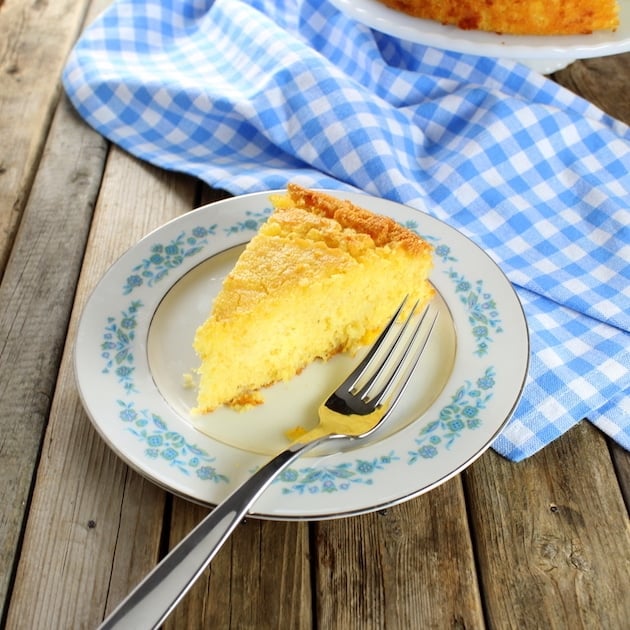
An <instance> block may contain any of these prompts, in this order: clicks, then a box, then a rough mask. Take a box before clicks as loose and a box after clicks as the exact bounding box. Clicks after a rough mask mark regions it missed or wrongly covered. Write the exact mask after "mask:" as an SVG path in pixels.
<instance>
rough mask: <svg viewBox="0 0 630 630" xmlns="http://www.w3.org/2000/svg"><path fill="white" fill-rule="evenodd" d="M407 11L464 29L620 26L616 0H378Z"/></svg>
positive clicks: (531, 31) (571, 30)
mask: <svg viewBox="0 0 630 630" xmlns="http://www.w3.org/2000/svg"><path fill="white" fill-rule="evenodd" d="M381 2H383V3H384V4H386V5H387V6H389V7H391V8H393V9H396V10H398V11H402V12H404V13H407V14H409V15H413V16H415V17H419V18H425V19H430V20H435V21H437V22H442V23H443V24H453V25H456V26H458V27H459V28H462V29H466V30H482V31H490V32H496V33H508V34H514V35H576V34H586V33H592V32H593V31H598V30H608V29H615V28H617V26H619V7H618V4H617V2H616V1H615V0H381Z"/></svg>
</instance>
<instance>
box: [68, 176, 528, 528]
mask: <svg viewBox="0 0 630 630" xmlns="http://www.w3.org/2000/svg"><path fill="white" fill-rule="evenodd" d="M318 190H322V191H324V192H327V193H329V194H332V195H336V196H343V197H345V198H350V199H351V200H354V201H355V202H356V203H361V202H363V204H364V205H366V203H365V202H366V201H367V200H368V199H371V200H372V202H374V203H383V204H386V205H390V207H391V208H395V207H396V208H399V209H400V210H401V211H404V212H405V213H411V214H412V215H413V216H414V217H417V218H420V217H422V218H423V219H424V220H426V221H428V222H429V224H430V223H431V222H433V223H434V225H441V226H442V229H445V230H446V232H447V233H450V234H451V235H457V238H458V239H463V240H464V241H463V242H467V243H468V244H469V245H472V246H473V248H474V250H476V253H477V255H481V256H483V258H484V259H485V260H486V261H487V262H488V263H489V264H490V265H491V266H492V268H493V269H494V271H495V272H498V274H499V277H501V278H502V279H503V282H504V283H505V284H506V285H507V286H508V287H509V289H510V291H509V294H510V296H511V298H512V299H513V300H514V302H515V304H516V305H517V310H518V312H519V314H520V322H518V326H520V327H521V328H522V332H523V333H524V336H523V338H522V339H521V342H524V344H522V347H521V352H522V354H523V355H524V361H525V364H524V366H523V368H522V374H521V378H520V382H519V384H518V388H517V391H515V392H514V393H513V395H512V398H513V399H512V402H511V406H510V408H509V410H508V412H507V413H506V414H505V417H504V418H503V419H502V421H501V422H500V423H499V424H498V425H497V426H496V427H495V429H494V431H493V432H492V433H491V434H490V435H489V436H488V437H486V439H485V442H484V444H483V445H482V447H481V448H479V449H477V450H476V451H474V452H472V453H471V454H470V455H469V456H468V457H466V458H465V459H464V460H462V461H460V462H459V463H458V465H457V466H455V467H451V468H450V469H449V470H448V472H447V473H446V474H443V475H441V476H439V477H437V478H435V479H434V480H432V481H431V482H430V483H429V484H425V485H421V486H420V487H418V488H416V489H414V490H413V491H410V492H405V493H403V494H398V495H397V496H396V497H394V498H391V497H390V498H387V499H384V500H374V501H372V502H370V504H369V505H362V506H360V507H354V508H348V509H343V510H336V511H334V510H330V509H326V510H321V511H317V510H314V511H312V512H309V513H299V514H296V513H292V512H291V510H289V509H286V508H285V509H284V510H282V509H281V508H280V509H279V510H278V509H276V510H269V511H264V510H263V511H258V510H256V506H254V508H253V509H252V511H251V513H250V516H251V517H254V518H261V519H271V520H326V519H331V518H342V517H347V516H353V515H357V514H362V513H367V512H373V511H378V510H382V509H384V508H386V507H389V506H392V505H395V504H398V503H401V502H404V501H407V500H409V499H411V498H413V497H415V496H418V495H420V494H423V493H424V492H427V491H429V490H431V489H433V488H435V487H437V486H438V485H441V484H442V483H444V482H445V481H447V480H448V479H450V478H452V477H453V476H455V475H457V474H458V473H459V472H461V471H462V470H463V469H465V468H466V467H468V466H469V465H470V464H471V463H472V462H473V461H475V460H476V459H477V458H478V457H480V456H481V455H482V454H483V453H484V452H485V451H486V450H487V449H488V448H489V447H490V446H491V444H492V442H493V441H494V439H496V437H497V435H498V434H499V433H500V432H501V431H502V430H503V428H504V427H505V425H506V424H507V422H508V421H509V419H510V417H511V416H512V414H513V412H514V409H515V408H516V406H517V404H518V402H519V400H520V397H521V395H522V393H523V389H524V386H525V382H526V377H527V372H528V367H529V354H530V340H529V334H528V329H527V324H526V320H525V315H524V312H523V308H522V305H521V303H520V300H519V299H518V296H517V294H516V292H515V290H514V287H513V286H512V284H511V283H510V282H509V280H508V279H507V277H506V276H505V274H504V272H503V271H502V270H501V269H500V268H499V267H498V265H496V263H494V261H492V259H491V257H490V256H489V255H488V254H487V253H486V252H485V251H484V250H483V249H482V248H481V247H479V246H478V245H477V244H475V243H474V242H473V241H472V240H471V239H469V238H468V237H467V236H465V235H464V234H462V233H461V232H459V231H458V230H456V229H455V228H453V227H451V226H449V225H448V224H446V223H445V222H443V221H441V220H440V219H437V218H436V217H433V216H432V215H430V214H428V213H426V212H423V211H421V210H418V209H416V208H413V207H411V206H407V205H405V204H400V203H397V202H394V201H390V200H385V199H380V198H378V197H375V196H373V195H370V194H368V193H364V192H356V191H345V190H330V189H319V188H318ZM274 192H282V190H274V191H271V190H270V191H261V192H254V193H248V194H245V195H238V196H235V197H229V198H227V199H222V200H219V201H216V202H212V203H209V204H206V205H204V206H201V207H199V208H196V209H195V210H192V211H190V212H188V213H186V214H183V215H180V216H178V217H175V218H173V219H171V220H170V221H168V222H166V223H164V224H163V225H161V226H159V227H158V228H156V229H154V230H152V231H150V232H149V233H148V234H146V235H145V236H144V237H142V238H141V239H140V240H139V241H137V242H136V243H135V244H134V245H132V246H131V247H129V248H128V249H127V250H126V251H125V252H124V253H123V254H122V255H121V256H120V257H119V258H118V259H117V260H116V261H115V262H114V263H113V264H112V265H111V266H110V267H109V268H108V269H107V271H106V272H105V273H104V274H103V275H102V277H101V278H100V279H99V281H98V282H97V284H96V286H95V287H94V289H93V290H92V293H91V294H90V296H89V297H88V300H87V301H86V303H85V306H84V309H83V312H82V314H81V318H80V321H79V325H78V327H77V333H76V338H75V346H74V366H75V374H76V381H77V388H78V391H79V395H80V398H81V402H82V404H83V407H84V409H85V411H86V413H87V415H88V416H89V418H90V421H91V422H92V424H93V426H95V428H96V429H97V431H98V433H99V434H100V435H101V437H102V438H103V439H104V441H105V442H106V443H107V444H108V446H109V447H110V448H111V449H112V450H113V451H114V453H115V454H116V455H117V456H118V457H120V458H121V459H122V460H123V461H124V462H125V463H127V464H128V465H129V466H130V467H132V468H133V469H135V470H136V471H137V472H139V473H140V474H141V475H142V476H144V477H145V478H148V479H149V480H151V481H152V482H153V483H155V484H156V485H158V486H159V487H162V488H164V489H166V490H167V491H169V492H172V493H174V494H176V495H178V496H182V497H184V498H186V499H187V500H190V501H192V502H195V503H198V504H202V505H206V506H211V505H215V504H216V502H218V501H215V502H213V501H208V500H205V499H203V498H200V497H199V496H198V494H197V493H196V492H195V491H194V488H193V489H192V490H191V488H190V486H188V488H187V487H186V484H181V483H179V484H178V483H173V482H172V481H169V480H165V479H163V477H162V476H160V475H157V474H154V472H153V471H152V470H151V469H149V470H147V467H146V465H145V466H143V465H141V463H139V462H138V461H136V460H135V459H133V458H131V457H130V456H129V454H128V453H126V452H124V447H121V446H120V445H119V444H117V443H115V442H114V441H113V440H112V439H111V437H110V435H109V434H108V433H107V431H105V429H104V427H103V426H102V422H99V421H98V419H97V418H96V417H95V412H94V410H93V409H91V406H90V401H89V400H88V396H87V393H86V391H84V388H85V383H84V382H83V381H82V380H81V371H80V370H81V365H80V351H81V344H82V343H83V341H82V340H83V337H82V334H83V330H84V327H85V326H86V321H85V318H86V313H88V312H89V309H88V306H89V305H90V304H92V302H93V300H94V299H95V296H98V294H99V291H100V290H102V288H103V287H104V286H106V285H107V282H108V278H111V277H112V274H113V273H114V270H116V269H119V268H120V267H121V266H122V265H124V264H125V262H126V260H127V259H128V258H130V257H133V256H134V255H137V254H138V252H139V248H140V247H141V246H143V245H146V244H149V243H150V242H151V240H152V239H154V238H155V237H156V235H160V234H166V233H167V232H168V230H169V229H171V228H172V227H173V226H177V225H178V224H179V223H185V222H188V221H191V222H192V219H189V218H190V217H195V218H196V217H201V216H204V215H205V214H211V213H212V212H213V211H215V210H217V209H219V210H220V209H221V207H222V206H226V205H227V206H228V209H229V206H230V205H232V204H246V203H247V202H248V200H252V199H254V200H257V201H259V202H261V201H262V199H263V198H264V199H265V200H266V204H267V205H269V206H270V204H269V202H268V197H269V195H270V194H273V193H274ZM353 198H354V199H353ZM261 205H262V204H261ZM241 212H244V211H243V210H241ZM235 214H236V213H235ZM384 214H388V213H387V212H384ZM252 235H253V233H252V234H250V235H249V238H251V236H252ZM453 237H454V236H453ZM249 238H247V239H246V240H245V241H243V240H241V241H240V242H241V243H243V242H247V241H248V240H249ZM219 241H220V242H222V244H221V245H220V246H217V247H216V248H215V250H213V251H212V252H211V253H209V254H207V255H204V256H203V257H201V258H198V259H197V260H196V261H195V262H194V264H191V265H187V266H184V267H182V269H181V270H180V271H178V272H177V273H176V274H174V275H173V276H172V277H171V278H170V279H169V281H168V283H167V284H166V285H163V286H162V287H161V289H160V291H157V292H156V294H157V293H159V294H160V296H161V297H160V298H159V299H158V300H157V302H156V304H159V302H160V301H161V299H163V297H164V296H165V295H166V294H167V293H168V291H169V290H170V288H172V287H173V286H174V285H175V283H176V282H178V281H179V280H180V279H181V278H182V277H184V276H185V275H186V273H188V272H189V271H190V269H192V268H194V267H195V266H196V265H198V264H201V263H202V262H204V261H206V260H208V259H209V258H211V257H212V256H215V255H217V254H218V253H220V252H222V251H225V250H226V249H228V248H229V247H232V246H234V245H236V244H238V243H237V242H236V241H234V242H224V241H225V239H221V238H219ZM190 262H192V260H191V261H190ZM447 306H449V305H448V303H447ZM156 308H157V307H156ZM449 308H450V306H449ZM154 313H155V308H153V310H152V313H151V317H153V314H154ZM515 325H516V324H515ZM148 333H149V327H148V326H147V329H146V336H148ZM145 342H146V340H145ZM145 351H146V348H145ZM434 404H435V403H434ZM412 424H415V422H414V423H412ZM234 450H238V449H234ZM259 502H260V501H259Z"/></svg>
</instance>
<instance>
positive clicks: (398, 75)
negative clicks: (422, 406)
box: [64, 0, 630, 460]
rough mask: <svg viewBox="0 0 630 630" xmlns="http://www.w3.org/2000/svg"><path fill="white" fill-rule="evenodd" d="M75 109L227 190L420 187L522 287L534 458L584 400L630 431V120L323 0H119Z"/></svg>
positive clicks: (141, 149)
mask: <svg viewBox="0 0 630 630" xmlns="http://www.w3.org/2000/svg"><path fill="white" fill-rule="evenodd" d="M64 83H65V87H66V90H67V92H68V94H69V96H70V98H71V100H72V102H73V103H74V105H75V106H76V108H77V109H78V111H79V112H80V113H81V115H82V116H84V117H85V119H86V120H87V121H88V122H89V123H90V124H91V125H93V126H94V127H95V128H96V129H97V130H98V131H99V132H101V133H102V134H103V135H104V136H106V137H107V138H109V139H111V140H112V141H113V142H115V143H117V144H118V145H120V146H121V147H123V148H124V149H126V150H128V151H129V152H130V153H133V154H135V155H136V156H139V157H141V158H143V159H145V160H148V161H149V162H152V163H154V164H156V165H158V166H161V167H164V168H167V169H174V170H177V171H182V172H186V173H189V174H192V175H195V176H197V177H199V178H201V179H202V180H205V181H206V182H207V183H208V184H210V185H212V186H216V187H220V188H224V189H226V190H228V191H230V192H232V193H234V194H239V193H244V192H252V191H257V190H266V189H270V188H282V187H284V186H285V185H286V183H287V182H288V181H295V182H299V183H301V184H303V185H306V186H318V187H328V188H344V187H345V188H348V187H353V188H358V189H362V190H364V191H367V192H369V193H371V194H374V195H379V196H381V197H386V198H389V199H393V200H395V201H400V202H403V203H406V204H408V205H411V206H414V205H416V206H419V207H423V208H424V207H428V208H430V209H431V212H433V213H434V214H435V216H437V217H438V218H439V219H442V220H444V221H445V222H447V223H449V224H451V225H452V226H454V227H456V228H458V229H459V230H461V231H462V232H464V233H465V234H467V235H468V236H470V237H471V238H472V239H473V240H474V241H476V242H477V243H479V244H480V245H481V246H482V247H483V248H485V249H486V250H487V251H489V252H490V253H491V254H492V256H493V257H494V259H495V260H496V261H497V262H498V263H499V264H500V266H501V267H502V268H503V270H504V271H505V272H506V273H507V274H508V276H509V278H510V279H511V280H512V282H513V283H514V285H515V286H516V287H517V291H518V294H519V296H520V298H521V300H522V302H523V305H524V308H525V312H526V315H527V319H528V323H529V327H530V332H531V344H532V361H531V371H530V375H529V379H528V383H527V386H526V389H525V393H524V396H523V398H522V401H521V403H520V405H519V407H518V409H517V410H516V412H515V414H514V416H513V419H512V420H511V423H510V424H509V426H508V427H506V429H505V431H504V432H503V434H502V435H501V436H500V437H499V438H498V439H497V440H496V442H495V444H494V448H495V449H496V450H497V451H499V452H500V453H502V454H503V455H505V456H506V457H508V458H510V459H513V460H520V459H523V458H525V457H527V456H529V455H531V454H532V453H534V452H536V451H537V450H538V449H540V448H542V447H543V446H544V445H545V444H547V443H549V442H550V441H551V440H553V439H554V438H556V437H558V436H559V435H561V434H562V433H564V432H565V431H566V430H567V429H569V428H570V427H571V426H573V425H574V424H575V423H576V422H578V421H580V420H581V419H582V418H584V417H588V419H589V420H590V421H591V422H593V423H594V424H596V425H597V426H598V427H599V428H600V429H601V430H602V431H604V432H606V433H607V434H608V435H609V436H611V437H612V438H613V439H614V440H616V441H617V442H618V443H619V444H621V445H623V446H624V447H625V448H627V449H628V448H630V419H629V403H628V387H629V385H628V383H629V370H630V366H629V351H628V347H629V343H628V340H629V334H628V330H629V328H630V321H629V320H630V282H629V280H630V263H629V261H630V235H629V229H630V175H629V171H630V130H629V129H628V128H627V127H626V126H625V125H623V124H621V123H619V122H618V121H615V120H613V119H611V118H610V117H607V116H606V115H604V114H603V113H602V112H601V111H599V110H598V109H596V108H595V107H593V106H592V105H590V104H588V103H587V102H586V101H584V100H582V99H580V98H577V97H576V96H574V95H572V94H571V93H569V92H568V91H565V90H564V89H562V88H560V87H558V86H557V85H555V84H554V83H553V82H551V81H548V80H546V79H544V78H543V77H542V76H540V75H538V74H536V73H534V72H532V71H529V70H528V69H526V68H525V67H523V66H520V65H518V64H514V63H511V62H499V61H496V60H493V59H488V58H483V57H476V56H472V55H462V54H455V53H450V52H444V51H440V50H435V49H432V48H427V47H425V46H421V45H416V44H410V43H406V42H404V41H400V40H397V39H395V38H392V37H389V36H385V35H383V34H381V33H377V32H373V31H371V30H370V29H369V28H367V27H365V26H362V25H361V24H358V23H356V22H354V21H352V20H351V19H349V18H347V17H345V16H344V15H343V14H342V13H340V12H339V11H338V10H336V9H335V8H334V7H333V6H332V5H331V4H329V3H328V2H327V1H326V0H251V1H249V2H246V1H243V0H215V1H214V2H213V1H212V0H118V1H117V2H115V3H114V4H113V5H112V6H111V7H110V8H109V9H108V10H107V11H106V12H105V13H104V14H103V15H102V16H101V17H100V18H99V19H98V20H97V21H96V23H95V24H93V25H92V26H91V27H90V28H89V29H88V30H87V31H86V32H85V34H84V35H83V37H82V38H81V39H80V41H79V42H78V44H77V46H76V47H75V49H74V51H73V52H72V54H71V57H70V59H69V61H68V64H67V67H66V69H65V73H64Z"/></svg>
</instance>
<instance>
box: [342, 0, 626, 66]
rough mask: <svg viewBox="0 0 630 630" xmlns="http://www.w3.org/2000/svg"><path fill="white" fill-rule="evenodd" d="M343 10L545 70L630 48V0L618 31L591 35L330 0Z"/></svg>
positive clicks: (458, 48) (430, 40) (364, 0)
mask: <svg viewBox="0 0 630 630" xmlns="http://www.w3.org/2000/svg"><path fill="white" fill-rule="evenodd" d="M331 2H332V4H334V5H335V6H336V7H337V8H338V9H339V10H340V11H342V12H343V13H345V14H346V15H348V16H349V17H351V18H353V19H354V20H356V21H357V22H361V23H362V24H365V25H367V26H369V27H370V28H374V29H376V30H377V31H381V32H382V33H386V34H388V35H393V36H395V37H400V38H401V39H404V40H406V41H410V42H415V43H417V44H425V45H427V46H435V47H436V48H442V49H444V50H452V51H455V52H462V53H470V54H473V55H484V56H487V57H500V58H504V59H515V60H518V61H522V62H524V63H527V64H528V65H530V66H532V67H533V68H534V69H536V70H539V71H540V72H544V73H549V72H553V71H555V70H558V69H560V68H562V67H564V66H565V65H567V64H568V63H570V62H572V61H574V60H576V59H586V58H589V57H602V56H606V55H614V54H618V53H622V52H625V51H628V50H630V0H620V1H619V20H620V24H619V27H618V28H617V30H616V31H614V32H612V31H600V32H596V33H591V34H588V35H556V36H551V35H547V36H528V35H501V34H498V33H486V32H483V31H468V30H463V29H460V28H457V27H455V26H447V25H444V24H440V23H439V22H433V21H431V20H422V19H419V18H413V17H411V16H408V15H406V14H404V13H401V12H399V11H394V10H392V9H390V8H389V7H386V6H385V5H384V4H382V3H381V2H379V0H331Z"/></svg>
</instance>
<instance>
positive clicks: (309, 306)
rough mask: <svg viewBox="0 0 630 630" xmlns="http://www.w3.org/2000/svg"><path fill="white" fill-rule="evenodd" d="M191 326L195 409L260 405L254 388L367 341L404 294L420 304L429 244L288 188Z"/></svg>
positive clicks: (387, 222)
mask: <svg viewBox="0 0 630 630" xmlns="http://www.w3.org/2000/svg"><path fill="white" fill-rule="evenodd" d="M272 203H273V205H274V211H273V213H272V214H271V216H270V217H269V219H268V220H267V221H266V223H264V224H263V226H262V227H261V228H260V230H259V232H258V234H257V235H256V236H255V237H254V238H253V239H252V240H251V241H250V242H249V243H248V245H247V247H246V248H245V250H244V251H243V253H242V254H241V256H240V257H239V259H238V261H237V263H236V265H235V267H234V269H233V270H232V271H231V272H230V274H228V276H227V277H226V279H225V281H224V283H223V286H222V289H221V291H220V293H219V294H218V295H217V297H216V299H215V301H214V304H213V308H212V312H211V314H210V316H209V317H208V319H207V320H206V321H205V322H204V323H203V324H202V325H201V326H200V327H199V328H198V330H197V331H196V334H195V339H194V344H193V345H194V349H195V351H196V353H197V355H198V356H199V358H200V361H201V365H200V367H199V369H198V376H199V388H198V395H197V407H196V408H195V409H194V410H193V411H194V412H195V413H208V412H210V411H212V410H214V409H216V408H217V407H219V406H221V405H228V406H231V407H234V408H237V409H244V408H247V407H248V406H251V405H254V404H260V403H261V402H262V395H261V393H260V389H261V388H263V387H265V386H267V385H271V384H273V383H276V382H279V381H286V380H289V379H291V378H292V377H294V376H295V375H296V374H297V373H299V372H300V371H301V370H302V369H304V367H306V366H307V365H308V364H309V363H311V362H312V361H314V360H316V359H323V360H326V359H328V358H330V357H331V356H332V355H334V354H335V353H338V352H345V351H349V352H354V351H356V350H357V349H358V348H359V347H360V346H362V345H364V344H366V343H369V342H371V341H372V340H373V339H374V338H375V337H376V335H377V333H378V332H379V331H380V329H381V328H382V327H383V326H384V324H385V323H386V322H387V320H388V319H389V317H391V314H392V313H393V312H394V310H395V309H396V307H397V306H398V304H399V303H400V302H401V301H402V298H403V297H404V296H405V295H409V296H410V297H411V298H412V299H411V300H409V302H410V303H411V302H412V301H414V300H415V299H419V300H420V301H422V302H426V301H428V300H429V299H430V298H431V296H432V295H433V288H432V286H431V285H430V283H429V282H428V280H427V278H428V276H429V273H430V270H431V266H432V262H431V247H430V246H429V245H428V244H427V243H426V242H425V241H423V240H422V239H421V238H420V237H419V236H417V235H416V234H415V233H413V232H411V231H410V230H407V229H406V228H403V227H402V226H400V225H399V224H397V223H396V222H395V221H393V220H392V219H390V218H388V217H383V216H379V215H376V214H374V213H372V212H369V211H367V210H364V209H362V208H358V207H357V206H355V205H353V204H351V203H350V202H348V201H343V200H342V199H341V198H340V199H337V198H336V197H332V196H329V195H325V194H323V193H318V192H315V191H310V190H307V189H305V188H302V187H300V186H297V185H294V184H290V185H289V187H288V189H287V193H286V194H283V195H275V196H273V197H272Z"/></svg>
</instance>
